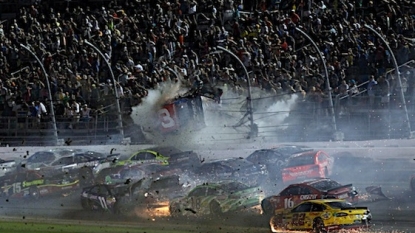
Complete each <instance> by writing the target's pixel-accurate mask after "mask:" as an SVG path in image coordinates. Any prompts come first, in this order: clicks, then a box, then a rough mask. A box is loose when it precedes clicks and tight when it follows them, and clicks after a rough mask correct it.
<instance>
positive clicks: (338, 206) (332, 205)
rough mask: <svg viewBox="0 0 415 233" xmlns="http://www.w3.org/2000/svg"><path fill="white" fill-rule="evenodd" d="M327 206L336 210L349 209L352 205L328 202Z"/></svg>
mask: <svg viewBox="0 0 415 233" xmlns="http://www.w3.org/2000/svg"><path fill="white" fill-rule="evenodd" d="M327 204H328V205H329V206H330V207H331V208H334V209H341V208H348V207H351V206H352V204H351V203H350V202H347V201H333V202H328V203H327Z"/></svg>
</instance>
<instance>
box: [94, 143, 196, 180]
mask: <svg viewBox="0 0 415 233" xmlns="http://www.w3.org/2000/svg"><path fill="white" fill-rule="evenodd" d="M145 164H157V165H161V166H169V167H172V168H173V167H174V168H181V169H184V170H185V169H190V168H195V167H198V166H200V164H201V162H200V158H199V156H198V155H197V154H196V153H195V152H193V151H181V150H179V149H177V148H174V147H153V148H148V149H142V150H139V151H137V152H134V153H133V154H131V155H128V156H126V157H124V156H122V157H119V158H118V159H116V160H114V161H110V162H105V163H102V164H100V165H98V166H96V167H95V168H94V174H95V175H97V174H98V173H99V172H101V171H102V170H104V169H106V168H112V167H119V166H135V165H145Z"/></svg>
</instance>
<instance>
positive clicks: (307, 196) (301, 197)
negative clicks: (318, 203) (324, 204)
mask: <svg viewBox="0 0 415 233" xmlns="http://www.w3.org/2000/svg"><path fill="white" fill-rule="evenodd" d="M316 198H317V194H308V195H301V196H300V200H314V199H316Z"/></svg>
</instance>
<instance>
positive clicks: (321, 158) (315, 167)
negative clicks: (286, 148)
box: [282, 150, 334, 183]
mask: <svg viewBox="0 0 415 233" xmlns="http://www.w3.org/2000/svg"><path fill="white" fill-rule="evenodd" d="M333 164H334V159H333V157H331V156H330V155H328V154H327V153H325V152H324V151H321V150H310V151H305V152H301V153H298V154H294V155H291V156H290V158H289V159H288V162H287V165H286V167H285V168H283V169H282V181H283V182H284V183H287V182H295V181H297V182H298V181H301V180H304V179H312V178H327V177H329V176H330V175H331V174H332V172H333Z"/></svg>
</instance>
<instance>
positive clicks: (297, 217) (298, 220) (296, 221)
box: [291, 213, 305, 226]
mask: <svg viewBox="0 0 415 233" xmlns="http://www.w3.org/2000/svg"><path fill="white" fill-rule="evenodd" d="M304 219H305V213H299V214H294V215H293V219H292V222H291V225H293V226H302V225H304Z"/></svg>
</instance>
